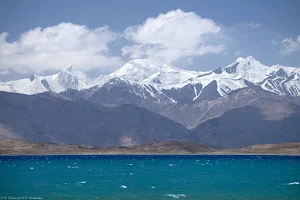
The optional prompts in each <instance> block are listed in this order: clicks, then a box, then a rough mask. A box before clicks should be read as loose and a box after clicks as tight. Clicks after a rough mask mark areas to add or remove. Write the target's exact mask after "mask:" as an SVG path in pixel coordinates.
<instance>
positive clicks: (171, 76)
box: [109, 59, 199, 84]
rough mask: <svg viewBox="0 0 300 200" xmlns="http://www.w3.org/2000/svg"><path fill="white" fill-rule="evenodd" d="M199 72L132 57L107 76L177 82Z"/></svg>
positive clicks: (132, 79) (142, 80)
mask: <svg viewBox="0 0 300 200" xmlns="http://www.w3.org/2000/svg"><path fill="white" fill-rule="evenodd" d="M197 75H199V72H194V71H188V70H183V69H179V68H176V67H173V66H170V65H166V64H164V63H162V62H160V61H157V60H152V59H134V60H131V61H130V62H128V63H126V64H125V65H124V66H123V67H121V68H120V69H118V70H117V71H115V72H113V73H111V74H110V75H109V76H117V77H121V78H123V79H126V80H131V81H138V82H153V83H160V84H177V83H180V82H183V81H185V80H187V79H190V78H193V77H196V76H197Z"/></svg>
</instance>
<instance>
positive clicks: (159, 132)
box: [0, 57, 300, 148]
mask: <svg viewBox="0 0 300 200" xmlns="http://www.w3.org/2000/svg"><path fill="white" fill-rule="evenodd" d="M0 91H3V92H0V109H1V114H0V137H1V138H16V139H22V140H28V141H37V142H54V143H58V144H87V145H93V146H103V147H111V146H130V145H138V144H145V143H150V142H155V141H170V140H181V141H193V142H198V143H201V144H207V145H212V146H216V147H221V148H238V147H243V146H247V145H253V144H260V143H264V144H265V143H281V142H298V141H300V69H299V68H294V67H284V66H281V65H273V66H265V65H263V64H261V63H260V62H259V61H256V60H255V59H254V58H253V57H247V58H239V59H237V60H236V61H235V62H234V63H232V64H230V65H228V66H227V67H225V68H218V69H217V70H214V71H208V72H195V71H188V70H183V69H179V68H175V67H172V66H169V65H166V64H163V63H161V62H159V61H153V60H149V59H136V60H133V61H130V62H129V63H127V64H125V65H124V66H123V67H121V68H120V69H118V70H117V71H115V72H113V73H111V74H109V75H106V76H100V77H98V78H95V79H93V78H90V77H88V76H87V75H86V74H84V73H83V72H81V71H80V70H79V69H77V68H76V67H73V66H68V67H67V68H65V69H64V70H62V71H61V72H59V73H58V74H54V75H51V76H37V75H34V76H31V77H29V78H27V79H21V80H16V81H9V82H5V83H0ZM16 93H17V94H16ZM18 93H19V94H18ZM145 108H146V109H145Z"/></svg>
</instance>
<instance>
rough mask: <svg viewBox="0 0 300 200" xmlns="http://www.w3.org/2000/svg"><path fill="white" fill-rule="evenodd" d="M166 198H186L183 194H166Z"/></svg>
mask: <svg viewBox="0 0 300 200" xmlns="http://www.w3.org/2000/svg"><path fill="white" fill-rule="evenodd" d="M166 196H167V197H172V198H174V199H179V198H180V197H186V195H185V194H167V195H166Z"/></svg>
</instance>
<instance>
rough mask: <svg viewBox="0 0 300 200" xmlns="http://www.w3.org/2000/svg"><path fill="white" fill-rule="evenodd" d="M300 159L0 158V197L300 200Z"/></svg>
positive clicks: (217, 157) (56, 156)
mask: <svg viewBox="0 0 300 200" xmlns="http://www.w3.org/2000/svg"><path fill="white" fill-rule="evenodd" d="M299 182H300V157H297V156H244V155H238V156H233V155H229V156H227V155H220V156H219V155H94V156H93V155H79V156H78V155H53V156H1V157H0V199H51V200H55V199H62V200H69V199H72V200H73V199H122V200H125V199H201V200H202V199H204V200H205V199H207V200H212V199H232V200H234V199H243V200H247V199H271V200H273V199H274V200H275V199H278V200H279V199H280V200H283V199H300V185H299Z"/></svg>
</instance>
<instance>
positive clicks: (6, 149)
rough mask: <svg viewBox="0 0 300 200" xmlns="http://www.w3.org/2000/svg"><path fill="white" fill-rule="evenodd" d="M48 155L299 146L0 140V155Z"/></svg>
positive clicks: (299, 149) (287, 150) (299, 148)
mask: <svg viewBox="0 0 300 200" xmlns="http://www.w3.org/2000/svg"><path fill="white" fill-rule="evenodd" d="M50 154H100V155H101V154H221V155H222V154H266V155H273V154H274V155H300V143H299V142H298V143H282V144H260V145H253V146H248V147H243V148H238V149H218V148H214V147H211V146H206V145H201V144H198V143H193V142H182V141H180V142H179V141H170V142H154V143H151V144H145V145H138V146H131V147H113V148H100V147H92V146H86V145H57V144H54V143H38V142H25V141H21V140H15V139H2V140H0V155H50Z"/></svg>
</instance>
